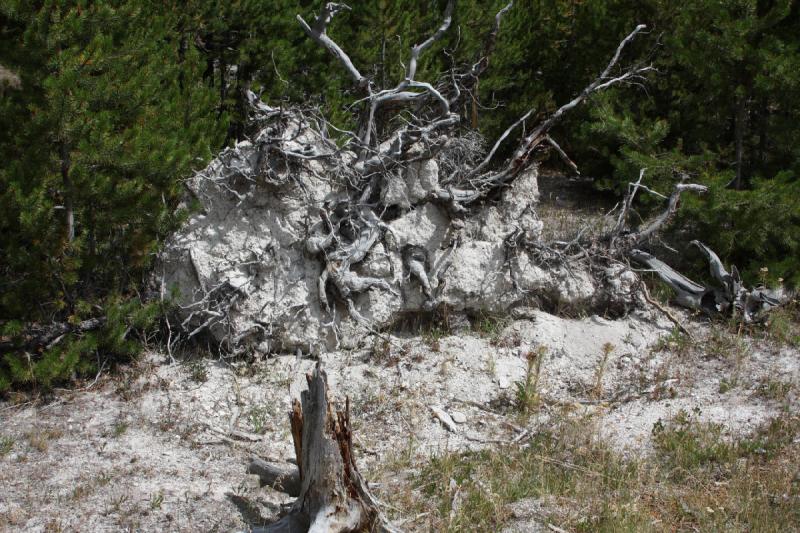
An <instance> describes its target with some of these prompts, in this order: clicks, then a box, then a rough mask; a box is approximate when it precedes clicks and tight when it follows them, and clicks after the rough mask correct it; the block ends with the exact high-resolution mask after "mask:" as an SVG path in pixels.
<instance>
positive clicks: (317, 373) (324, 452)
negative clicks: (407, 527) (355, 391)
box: [250, 363, 397, 533]
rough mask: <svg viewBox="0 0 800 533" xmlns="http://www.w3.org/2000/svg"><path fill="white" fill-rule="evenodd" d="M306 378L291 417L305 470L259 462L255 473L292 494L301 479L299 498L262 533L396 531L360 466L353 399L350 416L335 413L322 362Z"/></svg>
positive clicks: (347, 410)
mask: <svg viewBox="0 0 800 533" xmlns="http://www.w3.org/2000/svg"><path fill="white" fill-rule="evenodd" d="M306 379H307V380H308V390H306V391H303V393H302V394H301V401H300V402H298V401H297V400H295V401H294V405H293V408H292V412H291V413H290V415H289V417H290V421H291V428H292V437H293V439H294V448H295V454H296V456H297V464H298V465H299V472H297V473H295V472H296V471H291V468H290V469H289V471H287V470H286V468H285V467H284V469H283V470H281V468H279V467H278V466H276V465H274V464H270V463H266V462H264V461H259V460H254V461H253V463H251V465H250V471H251V472H253V473H256V474H258V475H259V476H261V478H262V481H265V482H266V483H268V484H270V485H272V486H274V487H276V488H278V489H279V490H284V492H287V493H289V494H291V493H292V492H294V491H292V490H291V488H295V487H296V486H297V485H296V484H297V483H298V481H299V496H298V497H297V500H296V501H295V502H294V504H293V505H292V508H291V510H290V511H289V514H287V515H286V516H284V517H283V518H282V519H280V520H279V521H278V522H276V523H274V524H272V525H270V526H267V527H266V528H264V529H262V530H261V531H264V532H266V533H277V532H291V533H295V532H303V533H305V532H312V533H338V532H349V531H384V532H396V531H397V530H396V529H394V528H393V527H391V526H390V525H389V522H388V521H387V520H386V518H385V517H384V515H383V513H381V511H380V509H379V508H378V504H377V502H376V501H375V498H374V497H373V496H372V495H371V494H370V492H369V488H368V487H367V483H366V482H365V481H364V478H362V477H361V474H360V473H359V471H358V469H357V468H356V462H355V459H354V456H353V435H352V432H351V429H350V401H349V399H348V400H347V401H346V404H345V410H344V412H342V411H339V410H335V406H333V405H332V404H331V402H330V400H329V398H328V382H327V376H326V374H325V371H324V370H322V368H321V365H320V364H319V363H317V366H316V368H315V369H314V371H313V372H312V373H310V374H307V375H306ZM334 411H335V412H334ZM290 487H291V488H290ZM295 490H296V489H295Z"/></svg>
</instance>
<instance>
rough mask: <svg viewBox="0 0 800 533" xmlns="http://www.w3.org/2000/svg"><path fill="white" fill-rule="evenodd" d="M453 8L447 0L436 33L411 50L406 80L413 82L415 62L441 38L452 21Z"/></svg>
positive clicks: (452, 0) (453, 3)
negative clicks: (442, 17) (442, 18)
mask: <svg viewBox="0 0 800 533" xmlns="http://www.w3.org/2000/svg"><path fill="white" fill-rule="evenodd" d="M453 8H455V0H448V2H447V7H446V8H445V9H444V20H443V21H442V24H441V25H440V26H439V29H437V30H436V32H435V33H434V34H433V35H431V36H430V37H428V38H427V39H426V40H425V41H423V42H422V44H418V45H415V46H414V47H413V48H412V49H411V59H409V61H408V68H407V69H406V80H407V81H413V80H414V76H416V74H417V62H418V61H419V57H420V55H422V52H424V51H425V50H427V49H428V48H430V47H431V45H432V44H433V43H435V42H436V41H438V40H439V39H441V38H442V36H443V35H444V33H445V32H446V31H447V30H448V28H450V23H451V22H452V21H453Z"/></svg>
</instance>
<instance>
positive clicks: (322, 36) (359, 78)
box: [297, 2, 369, 88]
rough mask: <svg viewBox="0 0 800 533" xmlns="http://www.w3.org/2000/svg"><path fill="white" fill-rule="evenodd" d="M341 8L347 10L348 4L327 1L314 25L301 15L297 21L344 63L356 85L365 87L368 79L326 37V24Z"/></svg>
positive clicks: (348, 57) (342, 51) (336, 45)
mask: <svg viewBox="0 0 800 533" xmlns="http://www.w3.org/2000/svg"><path fill="white" fill-rule="evenodd" d="M343 9H346V10H349V9H350V6H348V5H347V4H339V3H336V2H328V3H327V4H325V6H324V7H323V8H322V13H320V14H319V16H318V17H317V18H316V20H315V21H314V26H313V27H312V26H309V25H308V23H307V22H306V21H305V20H304V19H303V17H301V16H300V15H297V21H298V22H299V23H300V26H301V27H302V28H303V30H305V32H306V34H307V35H308V36H309V37H311V38H312V39H313V40H314V41H315V42H316V43H318V44H319V45H320V46H322V47H323V48H325V49H326V50H328V51H329V52H330V53H331V54H333V56H334V57H335V58H336V59H338V60H339V62H340V63H341V64H342V65H344V68H345V70H347V72H348V74H350V77H352V78H353V81H354V82H355V83H356V85H358V86H360V87H362V88H366V86H367V84H368V83H369V80H368V79H367V78H366V77H364V76H363V75H362V74H361V73H360V72H359V71H358V69H357V68H356V66H355V65H354V64H353V61H352V60H351V59H350V56H348V55H347V54H346V53H345V52H344V50H342V49H341V47H340V46H339V45H338V44H336V43H335V42H334V41H333V39H331V38H330V37H328V33H327V30H328V25H329V24H330V23H331V20H333V17H334V16H335V15H336V13H338V12H339V11H342V10H343Z"/></svg>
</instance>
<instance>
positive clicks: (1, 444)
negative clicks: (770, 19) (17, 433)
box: [0, 435, 16, 457]
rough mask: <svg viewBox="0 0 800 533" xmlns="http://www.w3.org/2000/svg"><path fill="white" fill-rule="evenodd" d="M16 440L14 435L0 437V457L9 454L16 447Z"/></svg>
mask: <svg viewBox="0 0 800 533" xmlns="http://www.w3.org/2000/svg"><path fill="white" fill-rule="evenodd" d="M15 442H16V441H15V440H14V438H13V437H9V436H8V435H3V436H2V437H0V457H3V456H5V455H8V453H9V452H10V451H11V450H12V449H14V443H15Z"/></svg>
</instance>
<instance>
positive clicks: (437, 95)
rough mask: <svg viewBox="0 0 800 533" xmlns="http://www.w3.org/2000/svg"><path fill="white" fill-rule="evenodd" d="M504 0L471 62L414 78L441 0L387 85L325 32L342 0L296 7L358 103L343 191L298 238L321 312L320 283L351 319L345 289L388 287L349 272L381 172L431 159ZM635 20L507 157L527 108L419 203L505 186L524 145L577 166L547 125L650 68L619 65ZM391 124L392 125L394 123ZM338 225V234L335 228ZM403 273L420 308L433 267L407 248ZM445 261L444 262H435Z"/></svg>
mask: <svg viewBox="0 0 800 533" xmlns="http://www.w3.org/2000/svg"><path fill="white" fill-rule="evenodd" d="M512 5H513V2H512V3H509V4H508V5H507V6H505V7H504V8H503V9H501V10H500V11H499V12H498V13H497V14H496V16H495V23H494V25H493V27H492V30H491V32H490V34H489V35H488V36H487V38H486V41H485V42H486V44H485V47H484V51H483V54H482V56H481V57H480V58H479V60H478V61H477V62H476V63H475V64H473V65H471V66H469V67H467V68H465V69H464V70H463V71H461V72H458V73H451V75H450V76H448V77H446V78H445V79H443V80H439V81H438V82H436V83H432V82H427V81H421V80H418V79H417V65H418V63H419V59H420V57H421V55H422V54H424V53H425V51H426V50H428V49H429V48H430V47H431V46H432V45H433V44H434V43H435V42H436V41H438V40H439V39H441V38H442V36H443V35H444V34H445V32H446V31H447V30H448V29H449V27H450V24H451V21H452V16H453V10H454V8H455V2H454V0H450V1H449V2H448V4H447V7H446V9H445V13H444V17H443V20H442V23H441V24H440V26H439V27H438V28H437V29H436V31H435V32H434V33H433V34H432V35H431V36H430V37H429V38H427V39H426V40H425V41H423V42H422V43H421V44H417V45H415V46H413V47H412V48H411V50H410V52H409V57H408V60H407V62H406V72H405V77H404V79H403V80H401V81H400V82H399V83H397V84H396V85H395V86H393V87H388V88H378V87H375V86H374V82H373V81H372V80H370V79H369V78H367V77H366V76H364V75H363V74H362V73H361V72H360V71H359V69H358V68H357V67H356V66H355V65H354V64H353V61H352V60H351V59H350V57H349V56H348V55H347V53H346V52H345V51H344V50H343V49H342V47H341V46H339V45H338V44H337V43H336V42H334V41H333V40H332V39H331V38H330V36H328V34H327V28H328V26H329V24H330V23H331V21H332V20H333V17H334V16H335V15H336V14H337V13H340V12H341V11H343V10H348V9H350V8H349V7H347V6H345V5H344V4H337V3H328V4H327V5H326V6H325V7H324V8H323V10H322V12H321V13H320V14H319V15H318V16H317V17H316V18H315V20H314V22H313V23H312V24H309V23H307V22H306V21H305V20H304V19H303V17H302V16H300V15H298V16H297V20H298V21H299V23H300V25H301V26H302V28H303V29H304V30H305V32H306V34H308V36H309V37H311V38H312V39H313V40H314V41H315V42H317V43H318V44H320V45H321V46H322V47H324V48H325V49H326V50H328V51H329V52H330V53H331V54H332V55H333V56H334V57H335V58H336V59H337V60H338V62H339V63H341V65H342V66H343V67H344V69H345V70H346V71H347V72H348V74H349V75H350V77H351V78H352V80H353V82H354V84H355V86H356V88H357V89H358V90H359V91H360V92H361V93H362V94H364V95H365V96H364V97H363V99H362V100H361V101H360V104H361V109H362V111H361V117H360V120H359V123H360V124H361V127H360V129H359V131H358V132H357V133H353V132H345V133H346V135H347V136H348V138H349V139H348V140H349V142H350V143H352V145H353V146H354V149H355V152H356V154H357V159H356V161H355V162H354V164H353V165H352V167H351V170H352V171H353V175H352V177H351V179H350V182H351V184H352V187H351V188H350V191H349V193H348V194H342V195H339V196H338V197H337V198H335V199H334V200H332V201H331V202H330V203H328V204H327V205H325V206H323V208H322V209H321V210H320V221H319V222H318V223H317V225H316V226H315V228H314V234H313V235H312V236H311V237H310V238H309V239H308V241H307V244H308V251H309V252H310V253H312V254H316V255H319V256H320V257H322V258H323V260H324V263H325V265H326V266H325V268H324V270H323V273H322V275H321V276H320V280H319V297H320V301H321V302H322V304H323V307H324V308H325V309H328V310H330V309H331V306H330V302H329V298H328V296H327V288H328V286H329V284H330V285H333V287H334V288H335V289H336V293H337V294H338V296H339V297H341V298H342V299H343V300H344V301H345V303H346V304H347V308H348V309H349V310H350V313H351V314H354V315H355V316H356V318H358V314H357V313H356V312H355V308H354V306H353V303H352V295H353V294H356V293H360V292H364V291H366V290H368V289H371V288H378V289H381V290H386V291H392V290H393V289H392V287H391V286H390V284H389V283H387V282H386V280H383V279H380V278H371V277H362V276H359V275H357V274H356V273H355V272H353V270H352V269H353V267H354V266H355V265H357V264H358V263H359V262H360V261H362V260H363V259H364V258H365V257H366V255H367V253H368V252H369V251H370V250H371V249H372V247H373V246H374V245H375V244H376V243H377V242H379V241H380V240H381V239H382V238H383V236H384V233H385V231H386V228H387V226H386V220H385V219H383V218H382V214H383V213H385V212H386V207H387V206H386V205H382V203H381V198H382V197H383V196H382V194H381V193H382V191H381V188H382V187H383V186H384V183H385V177H386V175H387V174H389V173H391V172H392V171H394V169H396V168H398V167H402V166H404V165H406V164H408V163H409V162H412V161H415V160H420V159H425V158H432V157H434V156H435V155H436V154H437V153H438V152H440V151H441V150H442V149H444V148H445V147H446V146H447V145H448V142H449V141H450V140H451V138H452V137H454V136H456V128H457V127H458V125H459V122H460V116H459V114H457V113H455V112H454V111H453V108H454V107H455V106H457V105H459V104H460V103H462V101H463V99H464V98H465V97H466V96H467V95H468V93H469V91H470V90H471V88H472V87H474V85H475V84H476V83H477V81H478V80H479V78H480V76H481V74H482V73H483V72H484V71H485V70H486V68H487V67H488V65H489V56H490V55H491V52H492V51H493V50H494V47H495V43H496V39H497V34H498V32H499V30H500V25H501V20H502V16H503V14H505V13H506V12H507V11H508V10H509V9H511V7H512ZM644 30H645V26H643V25H640V26H637V27H636V28H635V29H634V30H633V31H632V32H631V33H630V34H629V35H628V36H627V37H625V39H623V40H622V42H620V44H619V46H618V47H617V49H616V51H615V53H614V55H613V56H612V58H611V60H610V61H609V63H608V65H607V66H606V68H605V69H604V70H603V71H602V73H601V74H600V75H599V76H598V77H597V78H596V79H595V80H594V81H592V82H591V83H590V84H589V85H587V86H586V88H584V89H583V91H581V92H580V93H579V94H578V95H577V96H576V97H574V98H573V99H572V100H570V101H569V102H568V103H566V104H564V105H563V106H561V107H560V108H559V109H558V110H557V111H556V112H555V113H553V114H552V115H550V116H549V117H547V118H546V119H545V120H544V121H543V122H541V123H540V124H538V125H535V126H534V127H533V128H532V129H531V130H530V133H529V134H528V135H526V136H525V137H524V138H523V139H522V140H521V141H520V145H519V146H518V148H517V149H516V150H515V152H514V154H513V156H512V157H511V158H510V159H509V160H508V161H507V162H505V163H504V164H501V165H500V166H499V168H494V167H493V166H494V163H495V162H494V158H495V155H496V154H497V152H498V150H499V148H500V146H501V144H502V143H503V142H504V141H505V140H506V139H507V138H509V137H510V136H511V135H512V133H513V131H514V130H515V129H516V128H518V127H520V126H521V125H523V124H524V123H525V122H526V121H527V120H528V119H529V118H530V116H531V115H532V114H533V111H534V110H533V109H532V110H530V111H529V112H527V113H526V114H525V115H523V116H522V117H521V118H520V119H519V120H517V121H516V122H515V123H514V124H512V125H511V126H510V127H509V128H508V129H507V130H506V131H505V132H504V133H503V134H502V135H501V136H500V138H498V139H497V141H496V142H495V143H494V145H493V146H492V148H491V150H490V151H489V153H488V154H487V155H486V156H485V157H484V158H483V159H482V161H481V162H480V163H478V164H477V165H475V166H458V167H457V168H454V169H452V171H451V172H450V174H449V175H448V176H445V177H444V178H443V179H441V180H440V182H439V184H438V186H437V188H436V189H435V190H432V191H431V192H430V193H429V196H428V197H427V198H424V199H422V200H420V202H422V201H436V202H439V203H441V204H444V205H445V206H446V207H447V208H448V209H449V210H450V211H451V212H452V213H456V214H458V213H466V212H467V211H468V209H469V206H470V204H474V203H476V202H478V201H479V200H481V199H483V198H485V197H487V196H488V195H489V194H490V193H491V192H492V191H495V190H498V189H500V188H502V187H505V186H508V185H509V184H510V183H511V182H512V181H513V180H514V178H516V177H517V176H518V175H520V174H521V173H522V172H524V171H525V170H526V169H527V168H528V167H529V166H530V165H531V164H533V162H534V158H533V156H534V152H536V151H537V150H539V149H541V148H542V147H543V146H548V147H551V148H553V149H555V150H556V151H557V153H559V155H561V156H562V157H563V158H564V159H565V160H566V161H567V162H568V164H569V165H570V166H571V167H573V168H574V169H575V170H576V171H577V167H576V166H575V164H574V163H573V162H572V161H571V160H569V158H568V157H567V156H566V154H565V153H564V151H563V150H561V148H560V147H559V145H558V144H557V143H556V142H555V141H554V140H553V139H552V138H551V137H550V135H549V133H550V131H551V130H552V128H553V126H555V125H556V124H557V123H558V122H559V121H560V120H561V119H562V118H563V117H564V116H565V115H566V114H567V113H568V112H569V111H570V110H572V109H574V108H576V107H577V106H578V105H580V104H581V103H582V102H583V101H584V100H586V98H588V97H589V96H590V95H592V94H593V93H596V92H598V91H601V90H603V89H606V88H608V87H611V86H613V85H616V84H619V83H630V82H635V81H637V80H641V79H642V76H643V75H644V74H645V73H647V72H649V71H651V70H653V69H652V67H651V66H649V65H644V64H634V65H633V66H630V67H628V68H625V69H621V70H620V69H619V62H620V59H621V57H622V54H623V50H624V49H625V47H626V46H627V45H628V44H630V43H631V42H632V41H633V40H634V39H635V38H636V36H637V35H638V34H640V33H641V32H643V31H644ZM387 108H391V109H400V110H401V111H400V112H404V114H403V117H405V120H403V121H399V120H398V119H399V117H400V112H397V113H396V114H395V115H391V114H389V115H388V116H386V115H385V114H384V113H382V111H383V110H385V109H387ZM398 123H399V124H401V125H400V126H396V124H398ZM343 228H346V229H347V234H344V232H343V231H342V229H343ZM406 266H407V268H409V271H410V275H411V277H413V278H414V279H416V280H418V281H419V282H420V285H421V287H422V290H423V292H424V294H425V295H426V297H427V298H428V304H427V306H428V307H434V306H435V305H436V298H435V294H436V285H437V283H436V282H437V279H438V277H439V274H440V273H441V271H438V272H434V271H430V270H429V269H428V268H427V266H426V265H425V264H424V261H421V260H420V258H419V257H414V256H411V260H410V261H409V260H407V261H406ZM445 268H446V267H445Z"/></svg>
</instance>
